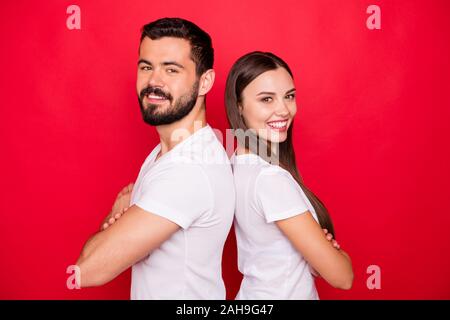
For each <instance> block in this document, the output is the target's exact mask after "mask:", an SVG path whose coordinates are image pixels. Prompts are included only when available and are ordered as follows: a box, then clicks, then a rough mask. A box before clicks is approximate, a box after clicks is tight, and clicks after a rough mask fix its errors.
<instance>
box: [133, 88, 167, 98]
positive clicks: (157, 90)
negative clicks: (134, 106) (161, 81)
mask: <svg viewBox="0 0 450 320" xmlns="http://www.w3.org/2000/svg"><path fill="white" fill-rule="evenodd" d="M149 94H154V95H156V96H159V97H162V98H165V99H167V100H169V101H172V95H171V94H170V93H166V92H164V91H162V90H161V88H158V87H146V88H144V89H142V90H141V92H140V93H139V97H140V98H141V100H143V99H144V97H145V96H148V95H149Z"/></svg>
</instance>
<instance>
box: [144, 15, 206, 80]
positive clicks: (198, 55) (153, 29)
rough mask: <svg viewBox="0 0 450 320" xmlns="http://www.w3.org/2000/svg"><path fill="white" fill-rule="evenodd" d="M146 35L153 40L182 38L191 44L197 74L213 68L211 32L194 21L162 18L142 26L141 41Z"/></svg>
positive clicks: (199, 74)
mask: <svg viewBox="0 0 450 320" xmlns="http://www.w3.org/2000/svg"><path fill="white" fill-rule="evenodd" d="M145 37H149V38H150V39H152V40H156V39H160V38H163V37H174V38H181V39H185V40H187V41H189V43H190V44H191V59H192V61H194V62H195V66H196V73H197V76H198V77H200V76H201V75H202V74H203V73H204V72H205V71H206V70H208V69H212V67H213V64H214V49H213V47H212V41H211V37H210V36H209V34H207V33H206V32H205V31H203V30H202V29H200V28H199V27H198V26H197V25H195V24H194V23H192V22H190V21H187V20H184V19H181V18H162V19H159V20H156V21H153V22H150V23H149V24H146V25H145V26H143V27H142V34H141V41H140V42H141V43H142V40H144V38H145Z"/></svg>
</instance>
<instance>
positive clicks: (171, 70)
mask: <svg viewBox="0 0 450 320" xmlns="http://www.w3.org/2000/svg"><path fill="white" fill-rule="evenodd" d="M167 72H168V73H178V70H176V69H167Z"/></svg>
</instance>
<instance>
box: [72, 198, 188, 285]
mask: <svg viewBox="0 0 450 320" xmlns="http://www.w3.org/2000/svg"><path fill="white" fill-rule="evenodd" d="M116 203H117V201H116ZM113 209H114V208H113ZM111 214H115V213H114V212H112V213H111ZM110 216H111V215H110ZM110 216H109V217H107V219H110ZM179 228H180V226H178V225H177V224H176V223H174V222H172V221H170V220H168V219H165V218H163V217H160V216H158V215H156V214H152V213H150V212H147V211H145V210H143V209H141V208H139V207H137V206H134V205H133V206H131V207H130V208H128V209H127V210H126V214H124V215H123V216H122V217H120V219H119V220H117V221H115V222H114V224H111V225H110V226H108V228H103V230H102V231H99V232H98V233H96V234H95V235H94V236H92V237H91V238H90V239H89V240H88V241H87V242H86V244H85V245H84V247H83V250H82V251H81V254H80V257H79V258H78V260H77V262H76V264H77V266H78V267H79V268H80V283H79V285H80V287H82V288H84V287H91V286H100V285H103V284H105V283H107V282H109V281H111V280H112V279H114V278H115V277H116V276H118V275H119V274H120V273H122V272H123V271H125V270H126V269H128V268H129V267H130V266H132V265H133V264H135V263H136V262H138V261H139V260H141V259H142V258H144V257H146V256H147V255H148V254H149V253H150V252H151V251H153V250H154V249H156V248H158V247H159V246H160V245H161V244H162V243H163V242H164V241H166V240H167V239H169V238H170V237H171V236H172V234H174V233H175V232H176V231H177V230H179Z"/></svg>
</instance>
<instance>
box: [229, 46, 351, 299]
mask: <svg viewBox="0 0 450 320" xmlns="http://www.w3.org/2000/svg"><path fill="white" fill-rule="evenodd" d="M225 104H226V110H227V116H228V121H229V122H230V126H231V127H232V129H234V134H235V136H236V137H237V143H238V145H237V149H236V152H235V154H234V155H233V156H232V164H233V173H234V178H235V185H236V211H235V230H236V237H237V244H238V267H239V270H240V271H241V273H242V274H243V276H244V277H243V281H242V283H241V287H240V290H239V293H238V294H237V296H236V299H319V297H318V294H317V290H316V287H315V284H314V277H313V274H314V275H318V276H319V275H320V276H321V277H322V278H323V279H325V280H326V281H327V282H328V283H329V284H330V285H332V286H333V287H335V288H340V289H350V288H351V286H352V282H353V271H352V265H351V261H350V258H349V256H348V255H347V254H346V253H345V252H344V251H343V250H341V249H340V246H339V244H337V242H336V241H335V240H334V239H332V234H334V229H333V224H332V222H331V219H330V217H329V214H328V212H327V209H326V208H325V206H324V205H323V204H322V202H321V201H320V200H319V199H318V198H317V197H316V196H315V195H314V194H313V193H312V192H311V191H310V190H308V188H306V186H305V185H304V184H303V182H302V179H301V178H300V175H299V173H298V171H297V167H296V161H295V156H294V149H293V145H292V125H293V119H294V116H295V114H296V111H297V106H296V102H295V86H294V81H293V76H292V72H291V70H290V69H289V66H288V65H287V64H286V63H285V62H284V61H283V60H281V59H280V58H279V57H277V56H275V55H274V54H272V53H267V52H252V53H249V54H246V55H245V56H243V57H241V58H240V59H238V60H237V61H236V63H235V64H234V65H233V67H232V68H231V71H230V74H229V75H228V78H227V83H226V92H225ZM324 231H325V232H324ZM327 233H328V234H327Z"/></svg>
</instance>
